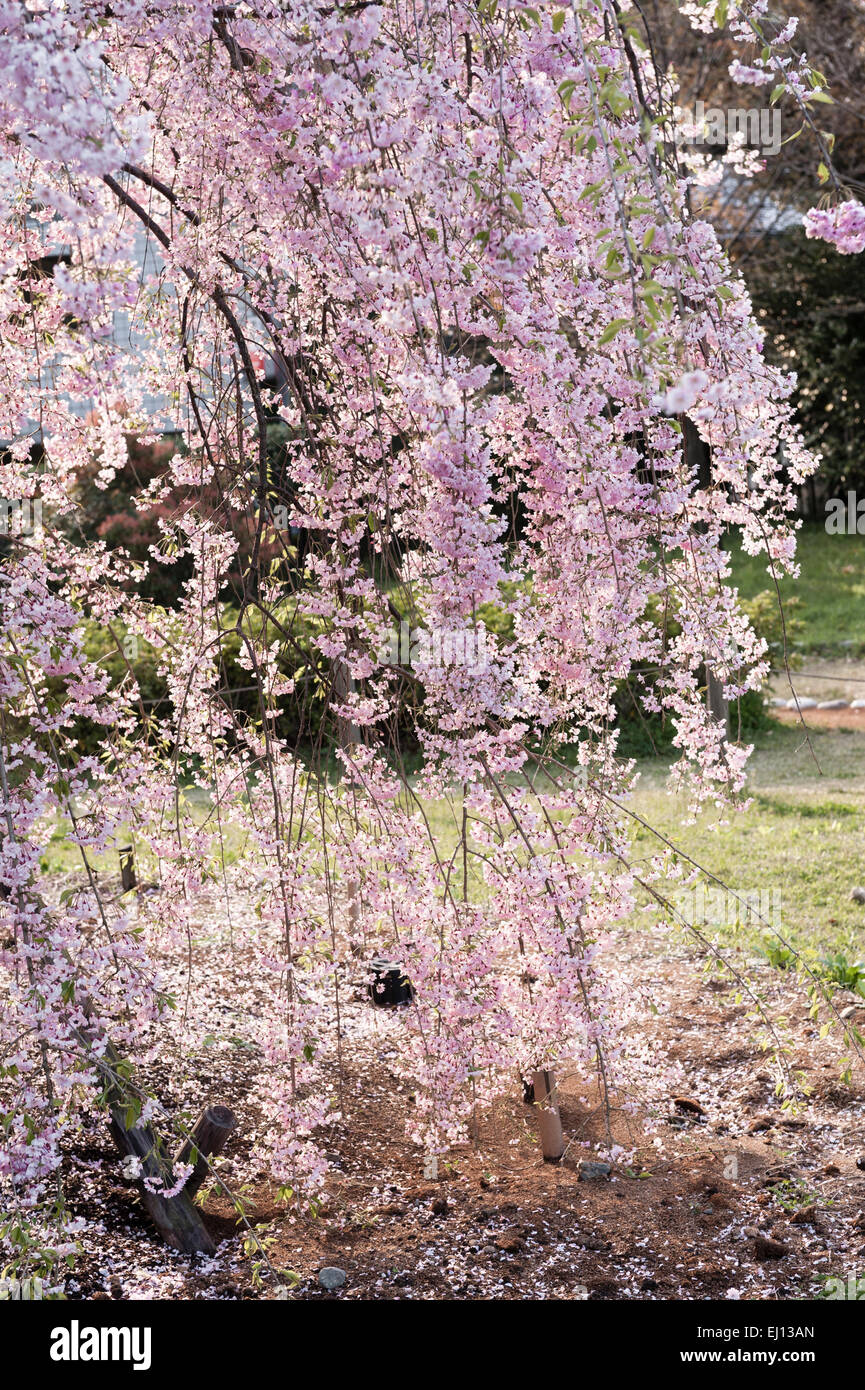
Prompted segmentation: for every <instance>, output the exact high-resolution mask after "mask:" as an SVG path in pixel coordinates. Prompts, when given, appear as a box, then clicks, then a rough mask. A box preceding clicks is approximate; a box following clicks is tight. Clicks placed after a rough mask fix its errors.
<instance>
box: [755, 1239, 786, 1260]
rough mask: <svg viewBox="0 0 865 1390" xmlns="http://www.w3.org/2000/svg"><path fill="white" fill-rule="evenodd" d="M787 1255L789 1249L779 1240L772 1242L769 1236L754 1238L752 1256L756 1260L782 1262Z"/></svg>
mask: <svg viewBox="0 0 865 1390" xmlns="http://www.w3.org/2000/svg"><path fill="white" fill-rule="evenodd" d="M789 1253H790V1250H789V1248H788V1247H787V1246H786V1245H785V1244H784V1242H783V1241H781V1240H773V1239H772V1238H771V1236H761V1235H757V1236H755V1237H754V1254H755V1255H756V1257H757V1259H758V1260H783V1259H784V1256H785V1255H789Z"/></svg>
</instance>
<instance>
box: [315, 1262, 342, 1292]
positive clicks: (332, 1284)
mask: <svg viewBox="0 0 865 1390" xmlns="http://www.w3.org/2000/svg"><path fill="white" fill-rule="evenodd" d="M345 1278H346V1275H345V1270H344V1269H337V1268H336V1266H335V1265H325V1267H324V1269H320V1270H319V1271H318V1282H319V1283H320V1284H321V1287H322V1288H323V1289H341V1288H342V1286H343V1284H344V1283H345Z"/></svg>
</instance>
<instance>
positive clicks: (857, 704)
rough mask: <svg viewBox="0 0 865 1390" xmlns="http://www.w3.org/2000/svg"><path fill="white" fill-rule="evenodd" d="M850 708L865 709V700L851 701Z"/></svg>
mask: <svg viewBox="0 0 865 1390" xmlns="http://www.w3.org/2000/svg"><path fill="white" fill-rule="evenodd" d="M850 708H851V709H865V700H851V701H850Z"/></svg>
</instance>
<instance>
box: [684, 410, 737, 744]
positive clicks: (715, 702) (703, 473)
mask: <svg viewBox="0 0 865 1390" xmlns="http://www.w3.org/2000/svg"><path fill="white" fill-rule="evenodd" d="M683 423H684V440H685V461H686V463H687V464H688V467H689V468H695V467H696V469H697V479H698V481H699V484H700V487H701V488H707V487H710V486H711V483H712V450H711V449H710V448H709V445H708V444H707V443H706V441H705V439H701V438H700V433H699V430H698V429H697V426H696V425H695V424H694V423H693V421H692V420H689V419H688V417H687V415H685V416H683ZM703 672H704V678H705V685H706V706H707V708H708V710H709V713H710V714H711V715H712V717H713V719H718V720H720V721H721V722H722V723H723V725H724V728H725V730H726V731H727V736H729V729H730V706H729V701H728V700H727V699H726V698H725V696H724V683H723V681H721V680H719V679H718V677H717V676H716V675H715V673H714V671H713V670H712V668H711V666H709V665H708V663H707V664H706V665H705V666H704V667H703Z"/></svg>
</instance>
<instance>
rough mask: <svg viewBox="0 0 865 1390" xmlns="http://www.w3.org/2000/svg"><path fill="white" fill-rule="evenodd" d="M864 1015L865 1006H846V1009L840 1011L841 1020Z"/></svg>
mask: <svg viewBox="0 0 865 1390" xmlns="http://www.w3.org/2000/svg"><path fill="white" fill-rule="evenodd" d="M861 1013H865V1004H848V1005H847V1007H846V1009H842V1010H841V1013H840V1017H841V1018H855V1016H856V1014H861Z"/></svg>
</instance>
